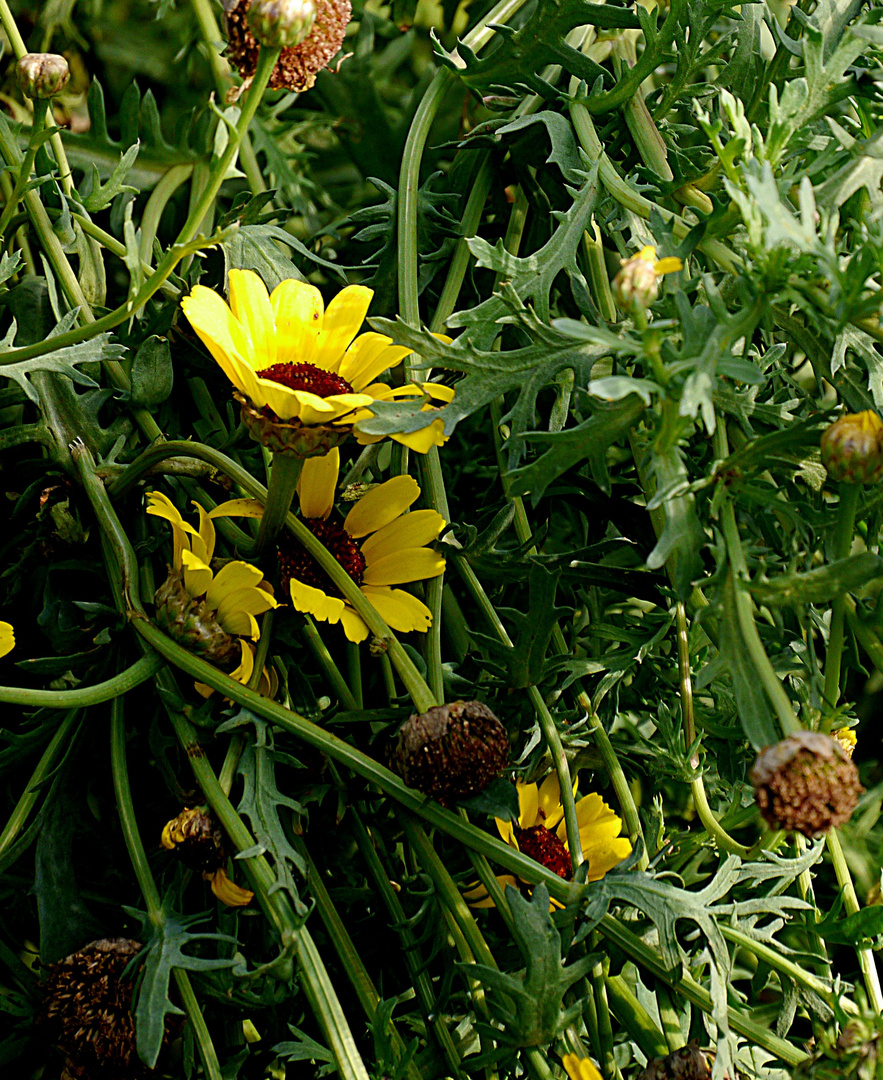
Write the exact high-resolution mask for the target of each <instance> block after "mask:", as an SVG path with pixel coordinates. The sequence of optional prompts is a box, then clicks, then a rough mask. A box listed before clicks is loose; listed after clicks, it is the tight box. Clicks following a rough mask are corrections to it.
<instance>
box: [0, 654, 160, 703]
mask: <svg viewBox="0 0 883 1080" xmlns="http://www.w3.org/2000/svg"><path fill="white" fill-rule="evenodd" d="M162 666H163V662H162V660H161V659H160V658H159V657H158V656H142V657H141V659H140V660H136V661H135V663H134V664H132V666H131V667H128V668H126V669H125V671H121V672H120V673H119V674H118V675H114V676H113V678H111V679H107V680H105V681H104V682H100V683H96V684H95V686H78V687H77V688H76V689H75V690H29V689H27V688H26V687H24V686H0V702H2V703H3V704H4V705H28V706H30V707H31V708H38V707H39V708H44V709H77V708H84V707H85V706H87V705H100V704H101V702H103V701H111V700H112V699H113V698H116V697H118V696H119V695H120V694H125V693H126V691H127V690H134V689H135V687H136V686H140V685H141V684H142V683H145V682H147V680H148V679H149V678H151V677H152V676H153V675H155V674H156V673H157V671H159V669H160V668H161V667H162Z"/></svg>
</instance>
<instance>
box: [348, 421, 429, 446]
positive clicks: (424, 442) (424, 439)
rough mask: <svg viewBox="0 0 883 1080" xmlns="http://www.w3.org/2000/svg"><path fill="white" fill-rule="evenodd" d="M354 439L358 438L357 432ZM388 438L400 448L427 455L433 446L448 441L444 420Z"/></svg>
mask: <svg viewBox="0 0 883 1080" xmlns="http://www.w3.org/2000/svg"><path fill="white" fill-rule="evenodd" d="M356 437H357V438H358V432H356ZM390 438H391V439H393V440H394V441H395V442H397V443H401V444H402V446H407V447H408V449H409V450H413V451H414V453H415V454H428V453H429V451H430V450H431V449H432V448H433V446H444V444H445V443H446V442H447V441H448V436H447V435H445V422H444V420H433V421H432V423H431V424H427V425H426V427H422V428H419V429H418V430H417V431H406V432H398V433H395V434H393V435H390Z"/></svg>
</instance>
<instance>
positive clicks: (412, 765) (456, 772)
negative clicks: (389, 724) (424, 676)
mask: <svg viewBox="0 0 883 1080" xmlns="http://www.w3.org/2000/svg"><path fill="white" fill-rule="evenodd" d="M392 759H393V764H394V766H395V768H396V769H397V771H398V772H399V774H400V775H401V777H402V779H403V780H404V781H405V783H406V784H407V785H408V787H413V788H417V790H418V791H422V792H424V794H426V795H431V796H432V797H433V798H436V799H439V800H440V801H442V802H448V801H451V800H455V799H463V798H466V797H467V796H469V795H476V794H478V793H479V792H481V791H484V789H485V788H486V787H487V786H488V784H490V783H491V781H493V780H495V779H496V778H497V777H498V776H499V775H500V774H501V773H502V772H503V770H504V769H505V768H506V766H507V765H508V764H509V736H508V735H507V734H506V729H505V728H504V727H503V725H502V724H501V723H500V721H499V720H498V719H497V717H496V716H495V715H494V714H493V713H492V712H491V710H490V709H489V708H488V707H487V705H484V704H482V702H480V701H454V702H452V703H451V704H450V705H436V706H434V707H433V708H431V709H427V711H426V712H425V713H421V714H420V715H419V716H418V715H416V714H415V715H413V716H410V717H409V718H408V719H407V720H406V721H405V723H404V724H403V725H402V727H401V729H400V731H399V733H398V739H397V741H396V745H395V747H394V748H393V751H392Z"/></svg>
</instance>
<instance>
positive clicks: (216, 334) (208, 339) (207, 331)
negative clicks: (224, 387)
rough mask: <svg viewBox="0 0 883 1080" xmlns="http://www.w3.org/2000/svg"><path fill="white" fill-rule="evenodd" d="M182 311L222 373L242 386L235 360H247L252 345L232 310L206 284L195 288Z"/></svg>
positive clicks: (186, 297) (183, 305) (186, 299)
mask: <svg viewBox="0 0 883 1080" xmlns="http://www.w3.org/2000/svg"><path fill="white" fill-rule="evenodd" d="M181 310H182V311H183V312H184V314H185V316H186V317H187V321H188V322H189V323H190V325H191V326H192V327H193V329H194V330H195V331H196V334H197V336H198V337H199V339H200V341H202V343H203V345H205V347H206V348H207V349H208V351H209V352H210V353H211V354H212V356H213V357H214V359H215V360H216V361H217V363H218V365H219V367H220V368H221V370H222V371H223V372H224V374H225V375H226V376H227V378H228V379H229V380H230V381H231V382H232V383H233V384H234V385H235V386H238V385H239V384H238V382H237V376H236V367H235V364H234V362H233V361H234V359H238V360H240V361H244V360H245V357H246V356H247V355H248V352H249V348H250V344H249V341H248V338H247V336H246V334H245V333H244V331H243V329H242V327H241V326H240V325H239V323H238V322H237V321H236V319H235V318H234V316H233V313H232V311H231V310H230V308H229V307H228V306H227V305H226V304H225V303H224V301H223V300H222V299H221V297H220V296H218V294H217V293H216V292H213V291H212V290H211V289H207V288H205V286H204V285H195V286H194V287H193V291H192V292H191V293H190V295H189V296H185V297H184V299H183V300H182V301H181ZM240 389H242V387H240Z"/></svg>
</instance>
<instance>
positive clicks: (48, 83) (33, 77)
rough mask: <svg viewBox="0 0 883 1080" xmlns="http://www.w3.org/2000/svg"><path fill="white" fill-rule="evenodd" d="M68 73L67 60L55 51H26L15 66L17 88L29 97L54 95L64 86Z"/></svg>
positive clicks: (49, 96)
mask: <svg viewBox="0 0 883 1080" xmlns="http://www.w3.org/2000/svg"><path fill="white" fill-rule="evenodd" d="M70 75H71V73H70V68H69V67H68V66H67V60H65V58H64V57H63V56H58V55H57V54H56V53H28V54H27V55H26V56H23V57H22V58H21V60H19V62H18V63H17V64H16V67H15V77H16V79H17V80H18V86H19V89H20V90H21V92H22V93H23V94H24V95H25V96H26V97H29V98H51V97H54V96H55V95H56V94H57V93H59V92H60V91H61V90H63V89H64V88H65V86H66V85H67V81H68V79H69V78H70Z"/></svg>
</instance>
